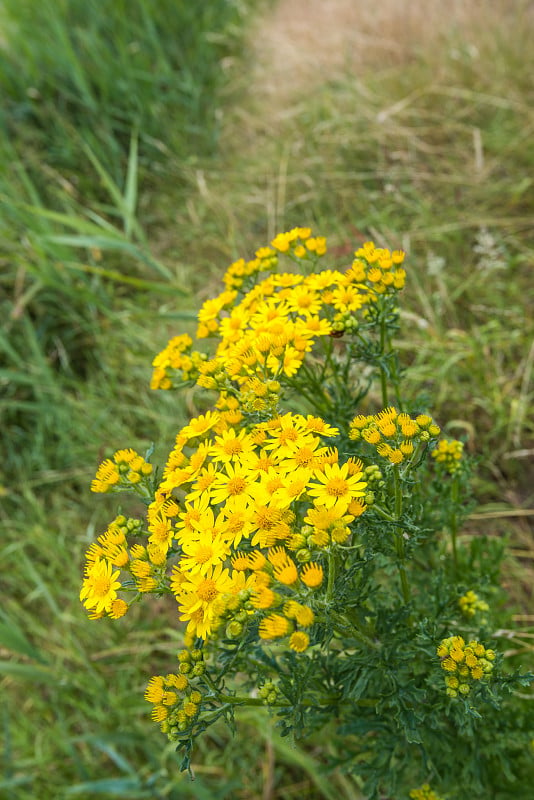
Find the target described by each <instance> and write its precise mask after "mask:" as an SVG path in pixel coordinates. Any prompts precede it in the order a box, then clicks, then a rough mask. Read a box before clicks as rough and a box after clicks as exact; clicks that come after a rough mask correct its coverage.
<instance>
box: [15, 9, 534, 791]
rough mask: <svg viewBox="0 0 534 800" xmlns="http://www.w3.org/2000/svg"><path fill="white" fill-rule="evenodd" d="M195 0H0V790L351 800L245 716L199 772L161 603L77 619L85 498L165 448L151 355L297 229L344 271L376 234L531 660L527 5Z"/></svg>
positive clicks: (87, 519) (210, 743) (86, 536)
mask: <svg viewBox="0 0 534 800" xmlns="http://www.w3.org/2000/svg"><path fill="white" fill-rule="evenodd" d="M182 5H183V7H184V9H185V8H186V7H187V4H181V6H182ZM207 5H209V9H210V10H209V12H208V10H206V11H205V12H203V13H202V14H199V13H197V12H196V11H195V12H194V13H189V12H186V11H184V14H186V15H187V14H189V16H185V17H183V18H182V17H181V16H180V14H181V13H182V12H180V14H179V13H178V12H177V11H176V4H172V3H166V2H163V1H162V2H157V3H148V2H144V0H136V2H134V3H130V4H128V9H129V13H128V14H127V15H126V14H124V13H123V10H124V9H122V4H121V3H118V4H117V3H107V2H106V3H100V4H98V3H70V4H67V3H58V2H56V3H44V4H43V3H41V4H37V3H35V2H34V0H25V2H23V3H21V2H20V1H19V2H17V3H14V2H11V0H9V1H8V0H6V1H5V2H4V3H3V4H2V11H1V13H0V19H1V25H2V29H3V30H4V34H3V36H2V42H1V50H0V86H1V87H2V92H3V95H4V96H5V98H6V102H5V103H3V108H2V111H1V118H0V202H1V205H2V209H3V210H2V218H1V220H0V230H1V233H2V243H1V245H0V309H1V312H2V313H1V314H0V319H1V320H2V322H1V323H0V411H1V416H2V425H1V431H0V437H1V441H2V455H3V457H2V464H1V466H0V504H1V505H0V526H1V529H2V544H1V562H2V579H1V585H2V598H3V603H2V608H1V610H0V675H1V678H0V684H1V687H2V696H3V697H4V698H5V701H4V703H3V704H2V706H3V708H2V717H3V719H2V730H3V744H2V748H1V752H2V756H1V758H2V761H3V771H2V777H1V778H0V796H2V797H6V800H30V799H31V800H33V798H36V797H37V798H39V800H57V798H67V797H82V798H93V797H95V798H96V797H102V798H112V797H113V798H123V800H130V798H182V797H184V798H211V797H217V798H236V797H239V798H244V799H245V800H252V798H262V800H271V799H274V798H281V799H283V800H285V799H286V798H288V799H289V798H294V797H299V796H300V797H309V798H312V800H313V798H333V797H334V796H335V797H337V798H347V800H349V799H352V798H357V797H358V788H357V783H356V782H355V781H354V780H353V779H352V778H347V777H344V776H342V775H335V776H334V778H333V779H331V778H326V777H325V776H324V775H322V774H321V772H320V764H321V753H322V752H323V751H322V745H321V744H320V743H316V742H311V743H309V744H308V745H307V746H306V747H304V748H300V747H297V746H294V745H293V744H292V743H291V742H288V741H286V740H281V739H280V738H279V737H278V736H277V734H276V732H275V730H274V728H273V727H272V726H271V725H270V724H269V722H268V721H267V719H266V717H265V716H261V715H260V713H259V712H255V713H252V712H247V715H246V716H244V717H243V726H242V728H241V729H240V735H239V738H234V739H229V738H228V735H227V734H226V733H225V732H222V731H218V729H214V730H215V733H212V734H210V736H209V737H207V738H206V740H205V744H204V745H203V751H202V752H199V753H198V755H197V757H196V759H195V762H194V763H195V774H196V780H195V782H193V783H191V782H190V781H189V779H188V778H187V776H184V775H182V774H180V773H179V771H178V766H177V762H176V756H175V754H174V751H173V748H172V746H171V745H168V744H167V742H166V740H165V739H164V738H163V737H162V736H161V734H160V733H159V732H158V731H157V730H155V726H153V725H151V723H150V720H149V717H148V713H147V704H146V702H145V701H144V700H143V690H144V685H145V682H146V677H147V675H150V674H152V673H153V672H154V671H156V672H157V671H161V670H163V671H164V672H165V671H166V670H167V669H168V661H169V657H170V656H172V654H173V653H174V652H175V650H176V648H177V642H178V636H179V634H178V632H177V630H176V626H175V625H174V618H173V615H172V613H168V608H166V607H165V604H164V603H162V604H161V607H160V608H158V609H156V610H155V611H153V612H152V613H151V614H148V615H147V614H146V613H145V614H142V613H139V614H133V615H132V616H131V617H130V615H129V616H128V619H127V620H124V621H123V622H121V623H120V624H114V625H113V624H107V623H106V622H102V623H100V624H97V623H95V622H91V621H88V620H87V619H86V617H85V614H84V612H83V609H82V607H81V605H80V604H79V602H78V593H79V585H80V570H81V566H80V565H81V562H82V559H83V553H84V550H85V548H86V547H87V545H88V543H89V542H90V541H91V540H92V538H93V537H94V531H97V532H98V531H99V530H100V529H101V528H102V527H103V526H105V525H106V524H107V521H108V520H109V518H110V515H112V516H113V515H114V513H115V503H113V502H110V501H108V499H107V498H104V499H102V498H98V497H95V496H94V495H91V494H90V492H89V485H90V481H91V478H92V476H93V474H94V471H95V468H96V466H97V465H98V463H99V461H100V460H101V459H102V457H104V456H106V455H108V453H110V452H113V451H114V450H115V449H117V448H119V447H126V446H132V447H137V448H138V449H139V450H140V451H141V452H143V451H144V450H146V449H147V447H148V446H149V445H150V443H151V442H155V443H156V450H155V460H156V461H157V458H158V454H159V455H160V457H161V458H163V457H164V454H165V453H166V452H167V451H168V447H169V442H171V441H172V439H173V438H174V433H175V431H176V429H177V428H178V427H179V425H180V424H181V423H182V422H183V421H184V420H185V419H186V418H187V416H188V415H189V414H191V413H194V411H195V409H196V408H197V406H196V403H197V402H198V400H197V399H196V398H195V397H193V395H192V394H190V393H187V394H185V395H184V396H181V397H168V396H166V394H165V393H157V394H155V393H151V392H150V390H149V388H148V382H149V379H150V371H151V370H150V362H151V360H152V358H153V356H154V355H155V353H157V352H158V351H159V350H160V349H162V347H163V346H164V345H165V344H166V342H167V339H168V338H169V337H170V336H171V335H174V334H175V333H181V332H183V331H185V330H192V326H193V319H194V314H195V309H196V308H197V307H198V303H199V301H200V300H203V299H205V298H206V297H207V296H209V294H210V293H211V291H212V290H215V291H217V290H218V285H217V280H218V278H219V277H220V276H221V274H222V273H223V271H224V269H225V268H226V266H227V265H228V264H229V263H230V262H231V261H233V260H234V259H235V258H236V257H239V256H241V255H243V256H245V257H250V255H251V254H252V252H253V251H254V250H255V249H256V248H257V247H259V246H260V245H262V244H267V243H268V242H269V240H270V239H271V238H272V237H273V236H274V234H275V233H277V232H278V231H281V230H286V229H288V228H290V227H292V226H294V225H305V224H306V225H308V224H309V225H311V226H312V227H313V228H314V230H316V231H317V232H318V233H324V234H325V235H326V236H327V237H328V239H329V249H330V251H331V252H332V253H333V254H334V255H335V256H336V257H338V258H339V260H340V263H341V264H342V265H343V264H344V263H345V261H346V262H347V263H348V262H349V261H350V258H351V253H352V251H353V249H354V248H355V247H356V246H358V245H359V244H360V243H361V242H363V241H365V240H367V239H369V238H371V239H374V240H375V242H377V243H380V244H384V245H385V246H389V247H402V248H403V249H405V250H406V251H407V253H408V259H407V265H408V270H409V272H408V274H409V280H408V286H407V289H406V292H405V297H404V304H403V316H402V330H401V333H400V338H399V345H400V347H401V348H402V352H403V354H404V360H405V365H406V366H407V367H408V366H409V367H410V369H409V371H408V372H407V376H406V380H407V387H408V392H409V393H410V394H411V396H412V397H417V396H422V397H424V398H426V401H427V402H428V403H429V405H431V406H432V407H433V408H434V412H435V416H436V418H437V419H438V421H439V422H440V423H441V424H444V425H445V428H446V430H447V431H448V432H449V433H451V434H452V435H454V436H461V437H462V438H465V439H466V441H467V446H468V448H469V450H470V451H471V452H472V453H474V454H476V455H477V456H478V457H479V459H480V463H479V471H478V476H477V478H476V483H475V491H476V496H477V499H478V502H479V506H478V508H477V509H476V511H475V513H474V514H473V517H472V519H471V520H470V522H469V526H468V528H467V530H466V532H465V535H469V536H473V535H477V534H478V533H481V532H483V533H485V534H489V535H494V536H499V537H505V539H506V542H507V547H508V552H509V558H508V560H507V562H506V565H505V574H504V575H503V581H504V582H505V584H506V585H507V587H508V589H509V594H510V598H511V600H510V603H511V607H512V611H513V615H514V621H515V625H516V629H515V632H514V634H513V636H512V638H511V640H510V644H509V649H510V650H512V649H513V650H514V651H516V652H517V653H519V654H523V656H524V663H525V665H526V666H528V665H530V666H531V667H532V662H533V660H534V659H533V650H532V644H530V642H532V636H533V635H534V616H533V614H532V588H531V587H532V574H533V572H532V571H533V569H534V565H533V559H534V539H533V527H532V525H533V522H534V490H533V488H532V487H533V486H534V470H533V466H532V465H533V463H534V462H533V458H532V457H533V455H534V417H533V415H532V398H533V393H534V375H533V371H534V319H533V316H532V298H533V294H534V292H533V284H532V267H533V262H534V236H533V232H534V224H533V223H534V184H533V178H532V176H533V174H534V147H533V146H532V136H533V131H534V111H533V108H534V102H533V100H534V98H533V88H532V78H531V76H532V74H533V73H534V53H533V51H532V47H531V42H532V36H533V34H534V12H533V9H532V5H531V4H530V3H527V2H521V1H520V0H517V1H516V2H512V3H510V2H504V0H503V1H502V2H489V0H488V2H472V3H468V2H464V3H461V2H457V3H454V4H452V7H451V8H452V10H449V11H448V12H447V13H443V12H442V11H440V7H441V5H442V4H438V3H434V2H430V0H428V2H426V3H423V7H422V8H421V10H420V12H419V13H418V14H415V13H411V14H403V13H402V9H400V10H399V6H400V4H398V3H394V2H387V3H384V4H383V6H382V10H381V12H380V15H377V16H373V15H370V14H369V12H368V10H365V4H364V3H363V2H361V3H358V2H354V3H348V2H345V3H343V2H336V3H333V5H332V8H331V9H330V13H329V15H328V25H327V24H326V22H325V19H324V17H322V16H321V14H322V12H321V4H320V3H311V4H309V6H310V8H309V9H308V13H307V14H305V15H304V14H302V13H300V12H301V11H302V8H300V6H301V4H300V3H294V4H293V3H286V4H284V3H280V4H278V6H277V8H275V10H274V11H273V10H272V7H271V6H270V5H269V4H266V5H261V7H260V4H252V3H248V4H247V3H243V4H238V3H235V4H232V3H227V2H222V0H221V2H213V3H210V4H207ZM304 5H306V6H307V5H308V4H304ZM181 6H180V7H181ZM121 9H122V10H121ZM195 9H196V6H195ZM299 9H300V12H299ZM253 12H254V13H253ZM37 13H38V14H39V16H38V17H36V16H35V15H36V14H37ZM106 14H108V17H106ZM109 14H111V15H112V16H111V17H109ZM69 15H70V16H69ZM110 19H112V20H113V22H112V24H111V23H110ZM104 28H105V29H106V30H112V31H113V36H112V37H111V38H109V36H107V35H106V36H104V34H103V33H102V31H103V30H104ZM185 31H188V36H185V35H184V32H185ZM193 31H194V35H193V34H192V32H193ZM318 31H320V32H321V35H320V36H319V35H318ZM189 34H191V35H189ZM50 42H54V47H51V46H50ZM177 42H178V43H179V46H177V44H176V43H177ZM118 77H119V78H120V80H119V79H117V78H118ZM156 635H157V641H158V642H160V643H163V644H160V645H158V648H157V649H156V650H154V649H153V646H152V641H153V639H154V637H155V636H156ZM518 797H519V795H518ZM525 800H527V798H526V796H525Z"/></svg>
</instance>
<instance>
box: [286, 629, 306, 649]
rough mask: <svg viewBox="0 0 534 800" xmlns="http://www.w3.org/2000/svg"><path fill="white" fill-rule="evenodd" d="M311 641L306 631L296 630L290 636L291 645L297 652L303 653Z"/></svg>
mask: <svg viewBox="0 0 534 800" xmlns="http://www.w3.org/2000/svg"><path fill="white" fill-rule="evenodd" d="M309 643H310V637H309V636H308V634H307V633H304V631H295V632H294V633H292V634H291V636H290V637H289V646H290V648H291V649H292V650H294V651H295V653H303V652H304V651H305V650H306V648H307V647H308V645H309Z"/></svg>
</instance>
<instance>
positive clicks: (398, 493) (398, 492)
mask: <svg viewBox="0 0 534 800" xmlns="http://www.w3.org/2000/svg"><path fill="white" fill-rule="evenodd" d="M393 480H394V484H395V517H396V518H397V519H400V518H401V516H402V486H401V479H400V471H399V468H398V466H397V465H396V464H395V465H394V466H393Z"/></svg>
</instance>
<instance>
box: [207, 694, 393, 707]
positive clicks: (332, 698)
mask: <svg viewBox="0 0 534 800" xmlns="http://www.w3.org/2000/svg"><path fill="white" fill-rule="evenodd" d="M217 699H218V700H220V701H221V702H222V703H225V704H226V705H231V706H265V705H268V706H270V707H274V708H291V707H292V704H291V703H285V702H282V701H281V702H279V703H266V702H265V700H263V698H261V697H244V696H238V695H231V694H220V695H219V696H218V698H217ZM339 701H340V697H339V695H325V696H323V697H318V698H314V699H310V700H304V701H303V702H301V703H299V705H301V706H305V707H315V706H318V705H319V706H330V705H333V704H337V703H339ZM377 702H378V699H376V698H364V699H360V700H351V703H355V704H356V705H359V706H371V707H373V706H375V705H376V703H377Z"/></svg>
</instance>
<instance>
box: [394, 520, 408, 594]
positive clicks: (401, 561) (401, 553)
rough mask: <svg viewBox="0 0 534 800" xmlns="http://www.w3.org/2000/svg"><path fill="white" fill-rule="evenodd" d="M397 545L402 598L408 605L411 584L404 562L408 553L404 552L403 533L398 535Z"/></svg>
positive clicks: (396, 538)
mask: <svg viewBox="0 0 534 800" xmlns="http://www.w3.org/2000/svg"><path fill="white" fill-rule="evenodd" d="M395 544H396V548H397V557H398V559H399V576H400V582H401V589H402V597H403V600H404V602H405V603H406V604H408V603H409V602H410V584H409V583H408V576H407V575H406V567H405V566H404V562H405V561H406V553H405V550H404V538H403V534H402V532H399V533H398V534H396V537H395Z"/></svg>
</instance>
